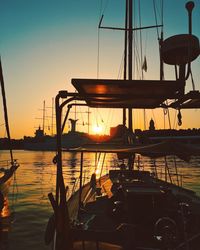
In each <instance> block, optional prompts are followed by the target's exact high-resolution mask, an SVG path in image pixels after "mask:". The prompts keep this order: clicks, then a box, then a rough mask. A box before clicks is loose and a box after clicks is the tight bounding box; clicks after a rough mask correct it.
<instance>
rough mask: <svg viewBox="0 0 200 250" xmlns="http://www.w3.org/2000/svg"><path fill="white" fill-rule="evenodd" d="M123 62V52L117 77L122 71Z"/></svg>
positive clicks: (119, 76) (118, 77)
mask: <svg viewBox="0 0 200 250" xmlns="http://www.w3.org/2000/svg"><path fill="white" fill-rule="evenodd" d="M123 62H124V53H123V55H122V59H121V63H120V66H119V71H118V76H117V79H120V78H121V76H122V72H123Z"/></svg>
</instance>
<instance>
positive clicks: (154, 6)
mask: <svg viewBox="0 0 200 250" xmlns="http://www.w3.org/2000/svg"><path fill="white" fill-rule="evenodd" d="M153 9H154V16H155V22H156V25H158V19H157V13H156V4H155V0H153ZM156 32H157V38H158V40H159V39H160V38H159V30H158V27H156Z"/></svg>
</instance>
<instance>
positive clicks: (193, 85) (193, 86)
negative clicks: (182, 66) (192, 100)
mask: <svg viewBox="0 0 200 250" xmlns="http://www.w3.org/2000/svg"><path fill="white" fill-rule="evenodd" d="M190 76H191V81H192V88H193V90H194V91H195V83H194V78H193V74H192V70H191V71H190Z"/></svg>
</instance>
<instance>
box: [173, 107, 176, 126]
mask: <svg viewBox="0 0 200 250" xmlns="http://www.w3.org/2000/svg"><path fill="white" fill-rule="evenodd" d="M176 121H177V109H176V110H175V112H174V125H173V129H175V128H176V127H177V122H176Z"/></svg>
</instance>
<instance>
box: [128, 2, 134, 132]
mask: <svg viewBox="0 0 200 250" xmlns="http://www.w3.org/2000/svg"><path fill="white" fill-rule="evenodd" d="M132 42H133V1H132V0H128V80H132V64H133V52H132V47H133V43H132ZM132 120H133V118H132V109H131V108H129V109H128V128H129V130H130V131H131V132H132V131H133V126H132V124H133V121H132Z"/></svg>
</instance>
